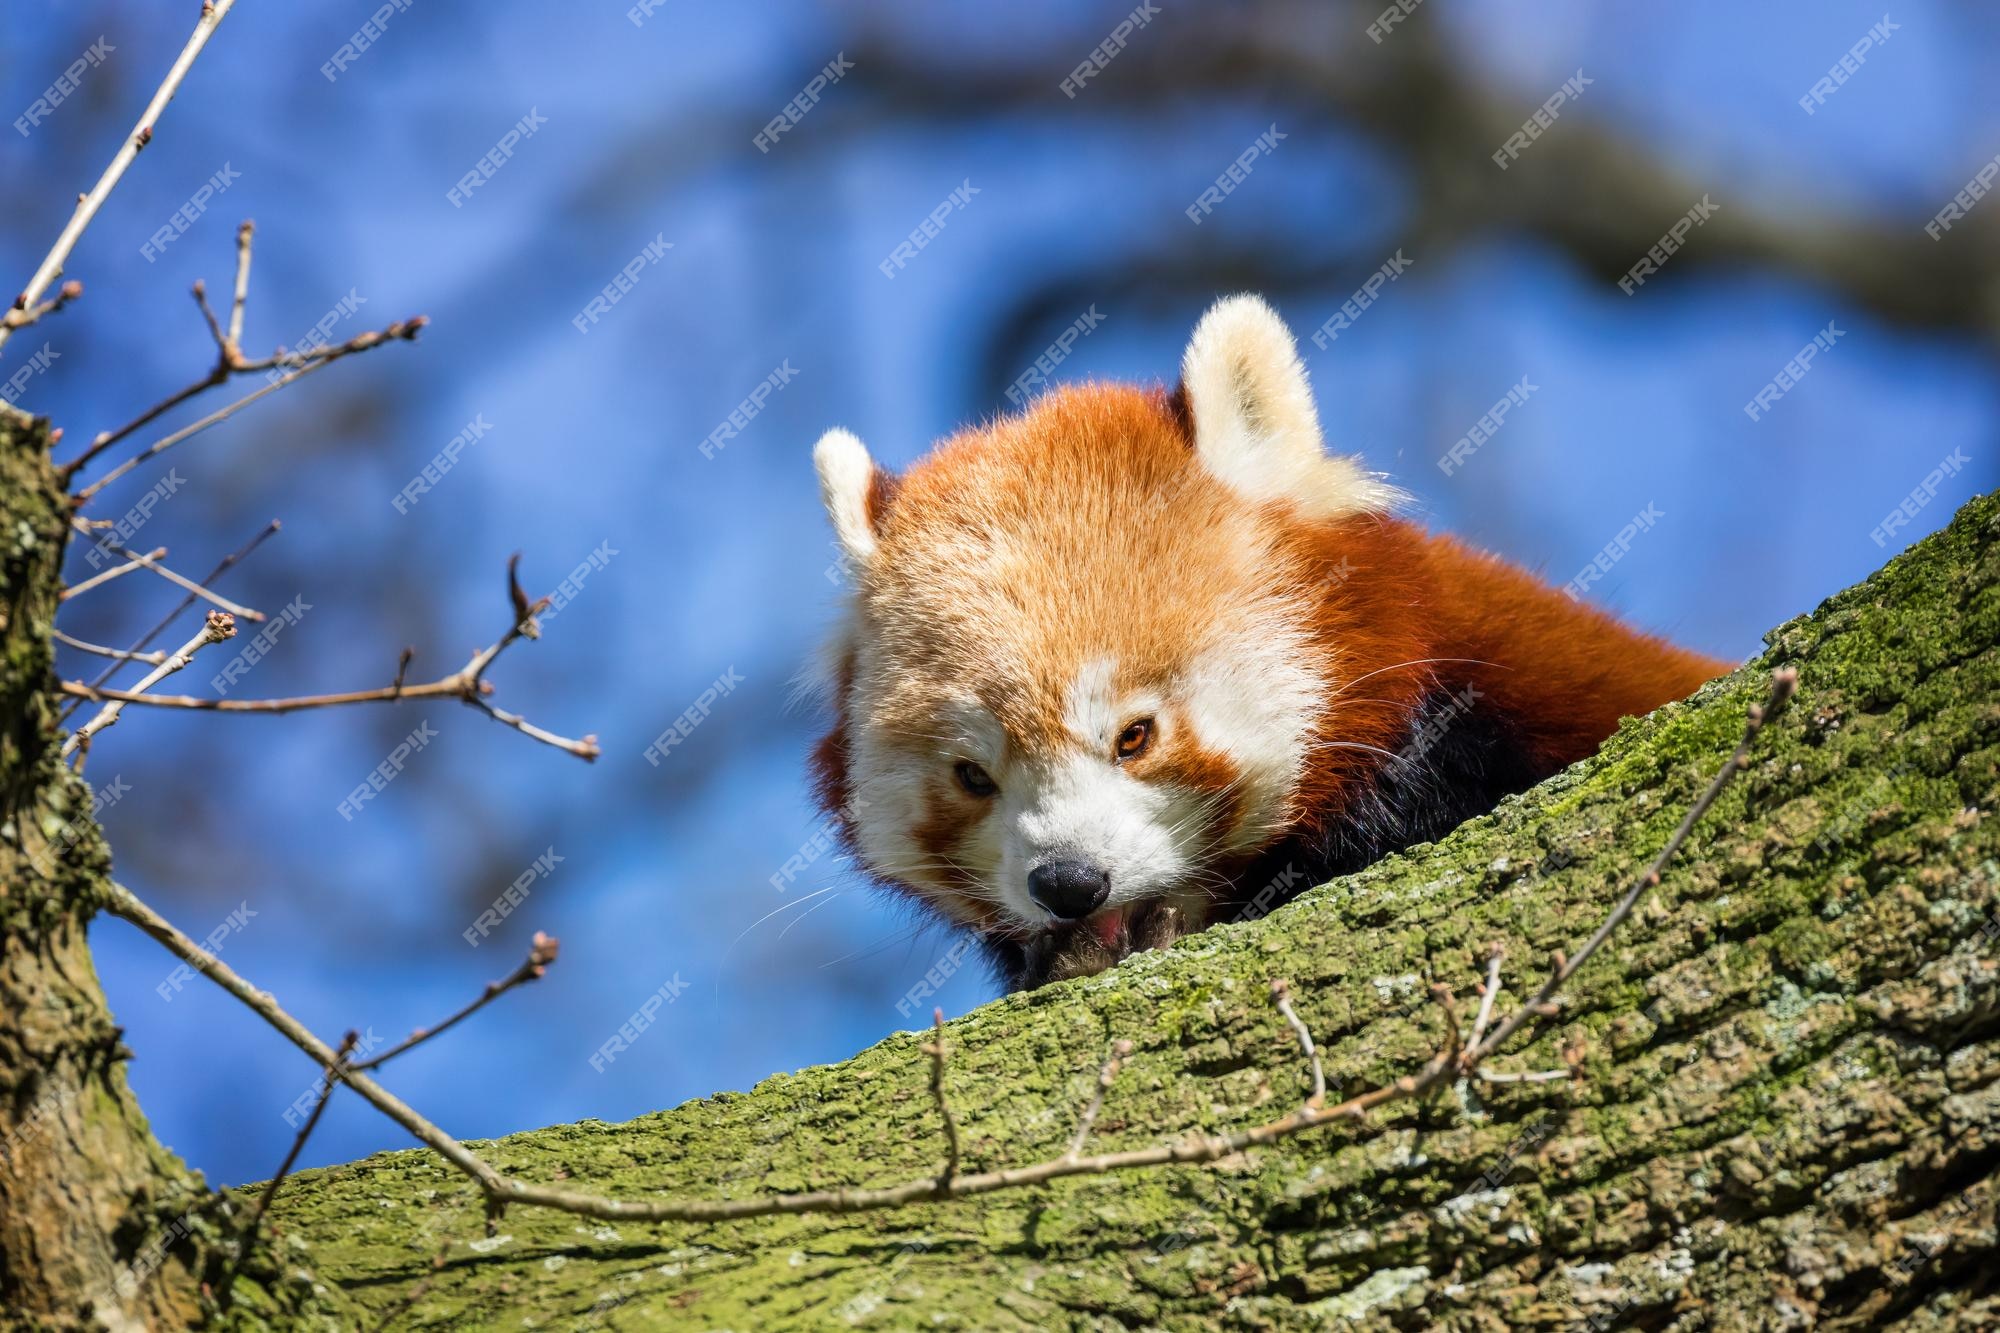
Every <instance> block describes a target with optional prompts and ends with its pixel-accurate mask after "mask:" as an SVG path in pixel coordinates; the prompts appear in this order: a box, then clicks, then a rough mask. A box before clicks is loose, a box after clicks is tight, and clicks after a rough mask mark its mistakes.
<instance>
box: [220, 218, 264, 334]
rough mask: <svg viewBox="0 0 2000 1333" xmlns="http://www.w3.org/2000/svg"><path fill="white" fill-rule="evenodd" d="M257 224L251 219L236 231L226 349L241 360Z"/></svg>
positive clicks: (247, 219) (244, 221) (245, 221)
mask: <svg viewBox="0 0 2000 1333" xmlns="http://www.w3.org/2000/svg"><path fill="white" fill-rule="evenodd" d="M256 233H257V224H256V223H254V222H252V221H251V220H250V219H249V218H245V219H243V225H242V226H240V227H238V228H237V229H236V292H235V295H234V296H233V297H232V298H231V300H230V302H229V339H228V341H227V342H226V343H224V344H223V346H224V348H225V349H226V350H227V351H229V352H231V353H233V354H234V357H235V358H237V359H240V358H241V357H242V355H243V303H244V302H246V301H248V300H249V299H250V238H251V237H252V236H254V235H256Z"/></svg>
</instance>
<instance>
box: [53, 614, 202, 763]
mask: <svg viewBox="0 0 2000 1333" xmlns="http://www.w3.org/2000/svg"><path fill="white" fill-rule="evenodd" d="M235 633H236V618H235V617H234V616H232V615H230V614H229V613H228V612H227V611H210V612H209V613H208V622H207V623H206V624H204V625H203V626H202V627H201V633H199V634H197V635H195V636H194V637H193V638H192V639H189V640H188V641H187V642H186V643H184V644H182V645H181V646H180V649H179V651H177V652H175V653H174V654H173V655H172V656H171V657H169V658H167V660H166V661H164V662H162V663H160V664H159V665H158V666H156V667H154V668H153V669H152V670H151V671H149V672H147V673H146V675H145V677H144V678H143V679H142V680H140V682H139V683H138V684H137V685H136V686H134V687H133V688H132V698H140V697H143V696H144V694H145V692H146V691H147V690H149V689H151V688H152V687H153V686H154V685H156V684H158V683H159V682H160V681H162V680H165V679H166V678H167V677H168V676H171V675H173V674H174V672H176V671H179V670H180V669H181V668H182V667H185V666H186V665H187V664H188V663H189V662H190V661H192V660H194V655H195V654H196V653H198V652H200V651H201V650H202V649H203V648H206V647H207V646H208V645H209V644H211V643H221V642H222V641H223V640H224V639H227V638H230V637H231V636H233V635H234V634H235ZM128 702H130V700H129V699H128V700H116V699H114V700H113V701H112V702H110V703H108V704H106V705H104V707H103V709H102V710H101V711H99V713H98V714H97V716H96V717H93V718H92V719H90V721H88V722H86V723H84V724H83V725H82V726H80V727H78V728H77V729H76V730H75V731H73V732H71V733H70V735H69V739H67V740H65V741H64V742H63V746H62V757H63V758H65V759H67V758H69V757H70V755H72V754H74V753H75V752H76V750H77V747H79V746H83V747H86V748H87V747H88V746H89V745H90V738H91V737H93V736H95V735H96V734H97V733H98V732H100V731H102V730H104V729H105V728H106V727H109V726H113V725H115V724H116V723H117V721H118V715H119V714H120V713H122V712H124V711H125V705H126V703H128Z"/></svg>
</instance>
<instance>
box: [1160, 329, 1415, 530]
mask: <svg viewBox="0 0 2000 1333" xmlns="http://www.w3.org/2000/svg"><path fill="white" fill-rule="evenodd" d="M1181 387H1182V388H1183V389H1184V390H1185V391H1186V393H1187V401H1188V409H1189V413H1190V415H1191V416H1192V417H1193V419H1194V448H1195V454H1196V456H1197V457H1199V458H1200V459H1201V461H1202V464H1203V465H1204V466H1205V467H1206V468H1207V469H1208V470H1209V472H1210V473H1212V474H1213V475H1214V476H1215V477H1217V478H1218V479H1219V480H1221V481H1222V482H1224V483H1225V484H1226V485H1228V486H1229V487H1230V488H1231V489H1232V490H1234V491H1236V492H1237V493H1238V494H1239V495H1242V496H1243V497H1244V498H1245V499H1248V500H1253V501H1256V502H1258V503H1264V502H1267V501H1278V502H1283V503H1287V504H1290V505H1292V506H1293V507H1294V508H1296V509H1298V510H1299V511H1300V512H1301V513H1302V514H1304V515H1305V516H1307V517H1309V518H1315V519H1331V518H1338V517H1340V516H1342V515H1344V514H1354V513H1364V512H1371V511H1377V510H1383V509H1388V508H1391V507H1393V506H1394V505H1395V504H1396V502H1397V501H1398V500H1399V499H1401V493H1400V492H1398V491H1397V490H1396V489H1395V488H1394V487H1393V486H1390V485H1388V484H1387V483H1385V482H1383V481H1381V480H1380V479H1379V478H1378V477H1377V476H1375V475H1374V474H1372V473H1369V472H1367V471H1364V470H1363V469H1362V467H1361V465H1360V463H1359V462H1357V461H1356V460H1355V459H1353V458H1347V457H1340V456H1335V455H1330V454H1328V453H1327V452H1326V447H1325V444H1324V442H1323V441H1322V440H1321V438H1320V431H1319V415H1318V413H1317V412H1315V411H1314V410H1313V398H1312V388H1311V386H1310V385H1308V384H1307V382H1306V368H1305V366H1304V364H1303V363H1301V362H1300V360H1299V354H1298V349H1297V347H1296V346H1295V345H1294V344H1293V342H1292V331H1291V330H1290V329H1288V328H1286V327H1285V321H1284V320H1282V319H1280V318H1279V317H1278V312H1277V311H1275V310H1273V309H1271V307H1270V306H1268V305H1266V304H1265V303H1264V301H1263V300H1262V299H1261V298H1259V297H1256V296H1250V295H1243V296H1227V297H1224V298H1223V299H1222V300H1220V301H1217V302H1216V303H1215V304H1214V305H1213V306H1211V307H1210V308H1209V311H1208V313H1207V314H1206V315H1203V316H1202V317H1201V322H1200V323H1199V324H1197V325H1195V330H1194V336H1193V337H1191V338H1189V339H1188V346H1187V353H1186V355H1185V356H1183V357H1182V359H1181Z"/></svg>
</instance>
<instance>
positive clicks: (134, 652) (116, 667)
mask: <svg viewBox="0 0 2000 1333" xmlns="http://www.w3.org/2000/svg"><path fill="white" fill-rule="evenodd" d="M280 526H281V525H280V524H279V522H278V520H277V519H275V518H274V519H272V520H271V521H270V522H269V523H267V524H265V525H264V527H263V529H262V530H260V531H259V532H258V533H257V535H256V536H254V537H252V538H251V539H250V540H249V541H247V542H245V543H243V545H242V546H240V547H238V548H237V549H236V550H234V551H232V552H230V553H229V554H228V555H225V556H224V557H222V559H220V560H218V561H216V564H215V568H214V569H211V570H209V571H208V574H207V575H206V576H205V577H204V578H203V579H202V580H201V586H202V587H204V588H206V587H208V585H209V584H211V583H213V582H215V581H216V580H217V579H219V578H221V577H222V576H223V575H224V574H226V573H228V572H229V571H230V569H232V568H233V567H235V566H236V565H237V564H239V563H240V562H242V561H243V560H246V559H248V558H249V556H250V554H251V553H252V552H253V551H255V550H256V549H257V548H258V547H259V546H262V545H263V544H264V542H265V540H266V539H267V538H269V537H271V536H272V535H274V534H275V533H276V532H277V531H278V529H279V527H280ZM199 600H200V598H199V597H198V596H197V595H196V594H194V593H189V594H188V595H187V596H186V597H183V598H182V599H181V602H180V605H178V606H176V607H175V608H174V609H173V610H171V611H169V612H167V614H166V615H164V616H162V617H160V619H159V620H158V621H157V622H155V624H154V625H153V627H152V628H151V629H149V630H147V631H146V632H145V633H144V634H141V635H140V636H139V637H138V639H137V640H136V641H135V642H134V643H133V644H132V645H131V646H130V647H128V648H127V649H126V650H125V651H126V652H127V653H128V654H131V657H130V659H129V660H131V661H144V660H146V656H150V654H148V655H146V656H141V655H140V651H139V650H140V649H142V648H144V647H145V646H146V645H147V644H149V643H151V642H152V641H153V640H154V639H157V638H159V637H160V635H162V634H164V633H166V631H167V627H168V626H170V625H172V624H173V623H174V621H176V620H178V619H180V616H181V613H182V612H184V611H186V610H187V609H188V608H189V607H191V606H193V605H194V604H195V603H196V602H197V601H199ZM155 665H157V663H156V664H155ZM124 669H125V661H124V660H120V661H115V662H113V663H112V664H111V665H110V666H107V667H105V668H104V670H102V671H100V672H98V673H97V676H96V678H95V679H94V680H92V681H91V682H90V687H91V688H92V689H96V688H97V687H98V686H100V685H102V684H104V683H105V682H106V681H108V680H110V679H111V678H112V677H113V676H115V675H117V674H118V673H119V672H120V671H123V670H124ZM86 702H88V700H87V698H84V697H78V696H72V697H71V698H70V700H69V701H68V703H66V704H65V705H64V706H63V709H62V711H61V712H60V713H58V714H57V715H56V720H57V721H58V722H62V721H66V720H67V719H68V718H69V716H70V715H71V714H72V713H74V712H76V710H77V709H79V708H81V707H83V705H84V704H85V703H86Z"/></svg>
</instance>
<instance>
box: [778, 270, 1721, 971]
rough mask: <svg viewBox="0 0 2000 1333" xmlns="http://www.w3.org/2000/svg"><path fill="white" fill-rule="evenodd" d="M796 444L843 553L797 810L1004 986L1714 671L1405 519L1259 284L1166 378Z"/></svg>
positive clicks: (1455, 819)
mask: <svg viewBox="0 0 2000 1333" xmlns="http://www.w3.org/2000/svg"><path fill="white" fill-rule="evenodd" d="M814 460H815V464H816V466H817V468H818V472H819V480H820V489H821V494H822V497H823V499H824V501H825V504H826V508H827V511H828V513H829V515H830V516H831V518H832V521H833V527H834V531H835V534H836V536H837V537H838V540H839V544H840V546H841V549H842V551H843V553H844V558H845V559H846V561H847V562H848V563H849V566H850V568H851V570H852V572H853V575H854V590H853V595H852V598H851V604H850V605H849V607H848V608H847V610H846V613H845V616H844V619H843V621H842V623H841V625H840V627H839V629H838V630H837V632H836V634H835V636H834V639H833V642H832V643H831V644H830V645H829V649H828V652H827V654H826V660H825V667H826V676H827V685H828V688H829V689H830V691H831V694H832V703H833V706H834V709H835V714H836V717H835V721H834V724H833V727H832V730H831V731H830V733H829V734H828V735H827V736H826V737H825V739H824V740H823V741H822V742H821V743H820V745H819V747H818V749H817V750H816V752H815V754H814V759H813V764H814V769H815V774H816V784H817V788H818V794H819V797H820V800H821V802H822V804H823V805H824V806H825V807H826V809H827V811H828V813H829V815H830V816H831V817H832V819H833V820H834V821H835V824H836V827H837V828H838V829H839V830H840V832H841V835H842V838H843V840H844V842H845V844H846V846H847V848H848V850H849V852H850V853H851V854H852V855H853V857H854V858H855V859H856V860H857V861H858V862H859V863H860V865H861V866H862V867H863V868H864V869H865V870H866V871H867V872H868V873H869V874H870V875H872V876H874V877H875V878H877V879H879V880H882V881H884V882H886V883H887V884H888V885H890V886H893V887H895V888H898V889H901V890H903V891H906V892H907V893H909V894H912V895H914V896H915V898H916V899H917V900H918V901H919V902H920V903H922V904H924V905H925V906H927V907H928V908H929V909H931V910H932V911H934V912H936V913H937V914H938V915H940V916H942V917H943V918H944V919H945V920H946V921H948V922H951V923H953V924H955V925H957V926H960V927H962V928H964V929H966V930H969V931H971V932H973V933H974V934H975V935H976V936H977V938H978V939H979V941H980V942H981V944H982V945H983V946H984V948H985V951H986V953H987V954H988V956H989V958H990V959H991V961H992V963H993V964H994V966H995V968H996V970H997V971H998V972H999V973H1000V975H1001V976H1002V977H1003V978H1004V979H1005V980H1006V982H1007V983H1008V984H1009V985H1010V986H1012V987H1014V988H1017V989H1018V988H1027V987H1033V986H1038V985H1041V984H1043V983H1044V982H1047V981H1051V980H1055V979H1058V978H1062V977H1067V976H1075V975H1081V974H1087V973H1090V972H1094V971H1097V970H1099V969H1101V968H1103V967H1106V966H1108V965H1110V964H1111V963H1114V962H1116V961H1117V960H1119V959H1120V958H1123V957H1124V956H1126V955H1127V954H1129V953H1131V952H1134V951H1136V950H1139V949H1144V948H1152V947H1158V946H1161V945H1164V944H1166V943H1168V942H1170V941H1171V940H1173V939H1174V938H1175V937H1177V936H1179V935H1182V934H1185V933H1188V932H1190V931H1194V930H1199V929H1201V928H1202V927H1204V926H1206V925H1208V924H1211V923H1213V922H1217V921H1223V920H1229V919H1232V918H1233V917H1236V916H1238V915H1240V914H1244V913H1246V912H1259V913H1260V912H1262V911H1265V910H1268V909H1269V908H1270V907H1271V906H1272V905H1273V902H1272V895H1271V893H1270V891H1269V889H1268V887H1267V886H1270V885H1279V886H1282V888H1283V892H1282V895H1281V898H1289V897H1293V896H1296V895H1297V894H1298V893H1300V892H1303V891H1304V890H1305V889H1307V888H1309V887H1311V886H1313V885H1315V884H1318V883H1320V882H1322V881H1324V880H1326V879H1328V878H1330V877H1332V876H1334V875H1337V874H1341V873H1345V872H1348V871H1352V870H1356V869H1359V868H1361V867H1362V866H1365V865H1367V864H1368V863H1370V862H1372V861H1374V860H1376V859H1378V858H1380V857H1382V856H1384V855H1387V854H1388V853H1390V852H1394V851H1397V850H1400V849H1402V848H1405V847H1409V846H1411V845H1413V844H1416V843H1419V842H1426V841H1431V840H1434V839H1436V838H1438V837H1439V836H1441V835H1442V834H1444V833H1445V832H1447V831H1448V830H1450V829H1451V828H1453V827H1454V826H1456V825H1457V824H1459V823H1461V822H1462V821H1464V820H1466V819H1468V818H1470V817H1472V816H1474V815H1477V814H1481V813H1483V812H1485V811H1487V810H1490V809H1491V808H1492V807H1493V806H1494V805H1495V804H1496V803H1497V802H1498V801H1499V800H1500V799H1501V798H1502V797H1504V796H1507V795H1509V794H1511V793H1514V792H1518V791H1521V790H1524V789H1525V788H1527V787H1529V786H1531V785H1532V784H1534V783H1535V782H1537V781H1539V780H1541V779H1542V778H1544V777H1547V776H1548V775H1550V774H1551V773H1554V772H1556V771H1557V770H1559V769H1561V768H1563V767H1565V766H1566V765H1568V764H1570V763H1572V762H1574V761H1575V760H1577V759H1580V758H1582V757H1584V756H1585V755H1588V754H1590V753H1591V752H1592V751H1593V750H1595V749H1596V747H1597V746H1598V744H1599V743H1600V742H1602V741H1603V740H1604V738H1605V737H1606V736H1608V735H1610V734H1611V732H1612V731H1613V730H1614V729H1615V728H1616V727H1617V725H1618V720H1619V719H1620V718H1621V717H1623V716H1626V715H1628V714H1639V713H1645V712H1648V711H1650V710H1651V709H1653V708H1655V707H1657V706H1658V705H1660V704H1662V703H1665V702H1667V701H1668V700H1672V699H1678V698H1681V697H1683V696H1684V695H1687V694H1689V693H1690V692H1692V691H1693V690H1694V689H1695V688H1696V687H1697V686H1699V685H1700V684H1701V683H1702V682H1704V681H1706V680H1708V679H1710V678H1712V677H1714V676H1716V675H1719V674H1721V673H1722V672H1724V671H1726V670H1728V669H1729V664H1728V663H1726V662H1723V661H1719V660H1717V659H1715V658H1711V657H1705V656H1702V655H1700V654H1697V653H1694V652H1690V651H1687V650H1684V649H1681V648H1677V647H1674V646H1673V645H1671V644H1669V643H1666V642H1664V641H1663V640H1661V639H1658V638H1654V637H1652V636H1650V635H1646V634H1642V633H1639V632H1638V631H1636V630H1633V629H1630V628H1627V627H1626V626H1624V625H1621V624H1620V623H1618V622H1617V621H1616V620H1614V619H1613V618H1612V617H1611V616H1609V615H1607V614H1605V613H1604V612H1602V611H1599V610H1596V609H1594V608H1592V607H1589V606H1587V605H1584V604H1583V603H1581V602H1579V601H1576V600H1574V599H1573V598H1571V597H1570V596H1568V595H1566V594H1565V593H1563V592H1561V591H1558V590H1556V589H1554V588H1552V587H1549V586H1548V585H1547V584H1545V583H1543V582H1542V581H1541V580H1539V579H1537V578H1535V577H1533V576H1532V575H1530V574H1528V573H1526V572H1525V571H1523V570H1521V569H1518V568H1515V567H1514V566H1512V565H1509V564H1507V563H1506V562H1504V561H1502V560H1500V559H1498V558H1497V557H1494V556H1491V555H1487V554H1484V553H1481V552H1479V551H1475V550H1472V549H1470V548H1468V547H1466V546H1464V545H1462V544H1461V543H1459V542H1457V541H1454V540H1452V539H1451V538H1450V537H1445V536H1437V535H1431V534H1428V533H1426V532H1424V531H1423V530H1422V529H1420V528H1419V527H1417V526H1416V525H1414V524H1412V523H1410V522H1408V521H1406V520H1404V519H1401V518H1398V517H1397V516H1396V514H1395V510H1396V507H1397V505H1398V503H1399V502H1400V500H1401V499H1402V497H1401V495H1400V493H1399V492H1397V491H1396V490H1395V489H1393V488H1392V487H1390V486H1389V485H1387V484H1385V483H1384V482H1383V481H1382V480H1380V479H1379V478H1378V477H1376V476H1374V475H1372V474H1369V473H1367V472H1364V471H1363V470H1362V469H1361V467H1360V466H1359V464H1358V463H1357V462H1356V461H1355V460H1353V459H1351V458H1344V457H1340V456H1337V455H1330V454H1328V453H1327V452H1326V451H1325V448H1324V446H1323V443H1322V441H1321V438H1320V429H1319V423H1318V418H1317V415H1316V414H1315V411H1314V408H1313V399H1312V392H1311V389H1310V387H1309V386H1308V384H1307V381H1306V373H1305V367H1304V366H1303V365H1302V364H1301V363H1300V361H1299V358H1298V354H1297V351H1296V348H1295V347H1294V344H1293V341H1292V335H1291V332H1290V330H1289V329H1287V328H1286V326H1285V324H1284V322H1283V321H1282V320H1281V319H1280V318H1279V317H1278V315H1277V314H1276V313H1275V312H1274V311H1273V310H1272V309H1271V308H1270V307H1269V306H1267V305H1266V304H1264V302H1263V301H1261V300H1259V299H1258V298H1256V297H1253V296H1237V297H1231V298H1228V299H1225V300H1223V301H1221V302H1219V303H1218V304H1217V305H1215V306H1214V308H1212V309H1211V310H1210V311H1209V312H1208V313H1207V315H1205V316H1204V317H1203V318H1202V320H1201V322H1200V324H1199V325H1198V326H1197V327H1196V329H1195V331H1194V334H1193V337H1192V338H1191V340H1190V341H1189V343H1188V347H1187V351H1186V355H1185V357H1184V360H1183V363H1182V370H1181V382H1180V385H1179V387H1178V388H1176V389H1175V390H1174V391H1172V392H1171V393H1170V392H1167V391H1165V390H1163V389H1152V390H1148V389H1143V388H1138V387H1134V386H1129V385H1122V384H1082V385H1075V386H1070V387H1064V388H1058V389H1055V390H1052V391H1050V392H1048V393H1047V394H1045V395H1043V396H1042V397H1041V398H1039V399H1038V400H1036V401H1035V402H1033V403H1032V404H1031V405H1029V407H1028V408H1027V409H1026V410H1025V411H1023V412H1022V413H1020V414H1018V415H1015V416H1011V417H1005V418H1002V419H1000V420H998V421H996V422H994V423H992V424H990V425H987V426H983V427H979V428H976V429H971V430H967V431H964V432H962V433H960V434H958V435H956V436H954V437H952V438H951V439H948V440H946V441H945V442H944V443H943V444H941V445H939V446H938V447H937V448H936V449H935V450H933V451H932V452H931V453H930V454H929V455H928V456H926V457H924V458H923V459H921V460H920V461H918V462H917V463H916V464H914V465H913V466H912V467H911V468H910V469H909V470H908V471H907V472H905V473H903V474H902V475H900V476H896V475H892V474H890V473H889V472H887V471H886V470H884V469H882V468H880V467H878V466H876V465H875V464H874V462H873V461H872V460H871V459H870V457H869V455H868V452H867V450H866V449H865V448H864V447H863V445H862V443H861V442H860V441H859V440H858V439H856V438H855V437H854V436H853V435H851V434H849V433H847V432H846V431H843V430H833V431H829V432H828V433H827V434H826V435H825V436H824V437H823V438H822V439H821V440H820V441H819V444H818V445H817V447H816V448H815V450H814ZM1260 890H1262V891H1263V892H1261V893H1260Z"/></svg>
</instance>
